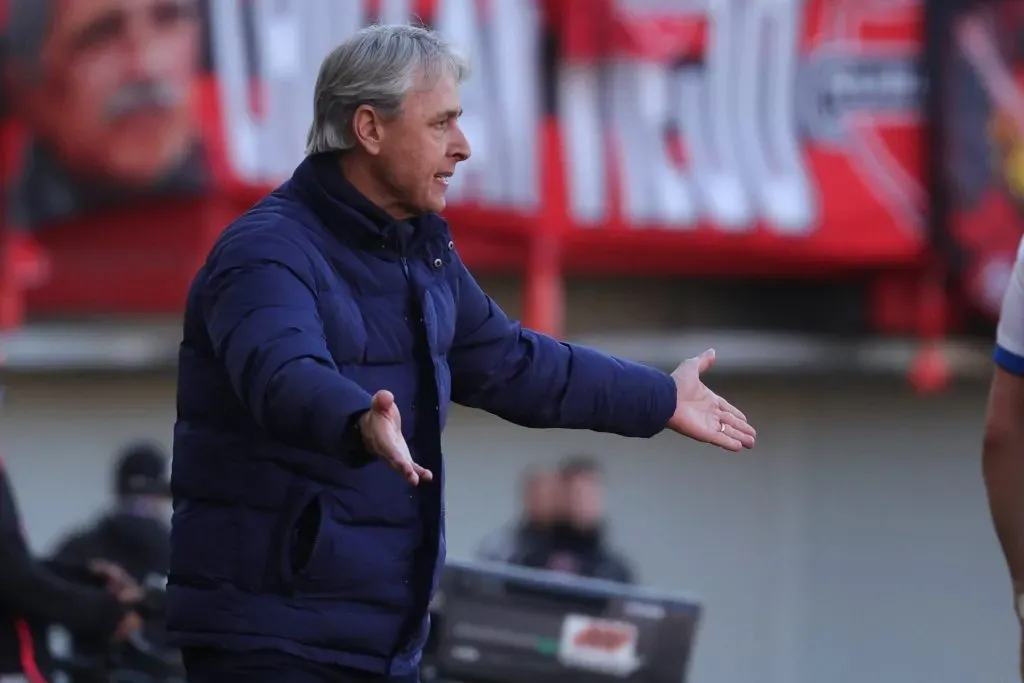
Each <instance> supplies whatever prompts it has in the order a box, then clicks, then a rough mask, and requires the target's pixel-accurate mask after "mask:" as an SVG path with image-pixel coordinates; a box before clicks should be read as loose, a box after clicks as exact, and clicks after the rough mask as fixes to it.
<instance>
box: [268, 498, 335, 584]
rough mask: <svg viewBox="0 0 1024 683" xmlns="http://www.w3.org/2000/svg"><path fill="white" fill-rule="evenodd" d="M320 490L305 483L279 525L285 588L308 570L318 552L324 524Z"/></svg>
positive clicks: (279, 568) (279, 555) (279, 565)
mask: <svg viewBox="0 0 1024 683" xmlns="http://www.w3.org/2000/svg"><path fill="white" fill-rule="evenodd" d="M323 514H324V513H323V503H322V501H321V499H320V489H319V488H317V487H314V486H304V487H302V488H301V489H300V490H299V491H297V492H296V493H295V495H293V496H292V497H291V499H290V502H289V504H288V505H287V507H286V509H285V511H284V514H283V515H282V524H281V528H280V533H279V538H280V542H279V544H278V550H277V563H276V564H277V574H278V576H279V577H280V580H281V583H283V584H284V586H285V587H286V588H291V587H292V586H293V584H294V583H295V579H296V577H297V576H298V575H299V574H300V573H301V572H302V571H303V570H305V569H306V567H307V566H308V565H309V562H310V560H311V559H312V557H313V555H314V554H315V553H316V550H317V546H318V545H319V543H320V537H321V533H322V527H323Z"/></svg>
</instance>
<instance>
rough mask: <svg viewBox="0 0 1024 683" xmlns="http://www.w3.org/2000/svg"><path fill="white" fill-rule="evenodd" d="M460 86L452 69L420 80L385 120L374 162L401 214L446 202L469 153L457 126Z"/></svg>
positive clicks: (433, 208) (436, 208) (439, 206)
mask: <svg viewBox="0 0 1024 683" xmlns="http://www.w3.org/2000/svg"><path fill="white" fill-rule="evenodd" d="M461 115H462V106H461V104H460V101H459V88H458V85H457V84H456V83H455V79H454V78H453V77H452V76H450V75H445V76H444V77H442V78H440V79H438V80H437V81H436V82H434V83H421V87H418V88H414V89H413V90H412V91H411V92H410V93H409V94H408V95H406V98H405V101H404V102H403V104H402V111H401V113H400V114H399V116H398V117H397V118H396V119H394V120H393V121H385V122H383V123H382V124H381V138H380V151H379V153H378V155H377V158H376V162H377V164H378V165H379V169H380V174H381V176H382V178H383V180H384V183H385V184H386V185H387V187H388V190H389V191H390V193H391V194H392V195H393V197H394V201H395V204H396V207H394V208H396V209H397V210H398V211H397V213H399V214H404V215H418V214H423V213H431V212H433V213H437V212H439V211H442V210H443V209H444V207H445V192H446V191H447V189H448V180H447V179H448V177H450V176H451V175H452V173H453V172H454V171H455V165H456V164H458V163H459V162H460V161H465V160H466V159H468V158H469V155H470V149H469V142H468V141H467V140H466V136H465V135H464V134H463V132H462V129H461V128H460V127H459V117H460V116H461Z"/></svg>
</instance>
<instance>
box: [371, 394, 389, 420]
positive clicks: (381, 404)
mask: <svg viewBox="0 0 1024 683" xmlns="http://www.w3.org/2000/svg"><path fill="white" fill-rule="evenodd" d="M394 405H395V395H394V394H392V393H391V392H390V391H388V390H386V389H381V390H380V391H378V392H377V393H376V394H374V395H373V399H372V400H371V401H370V408H371V409H372V410H373V411H374V412H375V413H380V414H381V415H387V414H388V413H389V412H390V411H391V408H392V407H394Z"/></svg>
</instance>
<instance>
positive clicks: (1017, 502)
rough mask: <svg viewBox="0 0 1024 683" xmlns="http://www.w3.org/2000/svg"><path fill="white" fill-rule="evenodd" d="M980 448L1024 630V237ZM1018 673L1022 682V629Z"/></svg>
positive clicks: (998, 335) (1009, 294)
mask: <svg viewBox="0 0 1024 683" xmlns="http://www.w3.org/2000/svg"><path fill="white" fill-rule="evenodd" d="M994 359H995V372H994V376H993V378H992V386H991V388H990V390H989V400H988V411H987V416H986V420H985V439H984V445H983V447H982V470H983V472H984V476H985V487H986V489H987V490H988V500H989V507H990V509H991V511H992V520H993V522H994V524H995V530H996V535H997V536H998V537H999V543H1000V545H1001V546H1002V549H1003V554H1004V556H1005V558H1006V563H1007V565H1008V566H1009V570H1010V578H1011V581H1012V586H1013V596H1014V607H1015V611H1016V614H1017V618H1018V620H1019V622H1020V624H1021V626H1022V628H1024V241H1021V244H1020V247H1019V249H1018V251H1017V261H1016V263H1015V264H1014V267H1013V273H1012V275H1011V277H1010V284H1009V286H1008V287H1007V289H1006V294H1005V295H1004V297H1003V305H1002V311H1001V313H1000V316H999V327H998V329H997V332H996V347H995V353H994ZM1020 656H1021V660H1020V673H1021V680H1024V631H1022V633H1021V651H1020Z"/></svg>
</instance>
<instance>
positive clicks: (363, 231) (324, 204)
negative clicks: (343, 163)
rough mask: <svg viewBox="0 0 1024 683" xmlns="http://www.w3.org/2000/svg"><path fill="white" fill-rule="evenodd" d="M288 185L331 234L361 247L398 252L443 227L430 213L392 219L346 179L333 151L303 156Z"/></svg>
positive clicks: (438, 217)
mask: <svg viewBox="0 0 1024 683" xmlns="http://www.w3.org/2000/svg"><path fill="white" fill-rule="evenodd" d="M290 185H291V186H292V188H293V189H294V190H295V191H296V192H297V193H298V195H299V196H300V198H301V199H302V201H303V202H304V203H306V205H307V206H309V208H310V209H312V210H313V212H314V213H315V214H316V215H317V217H318V218H319V219H320V220H321V221H322V222H323V224H324V225H326V226H327V227H328V229H330V231H331V232H332V233H334V235H336V236H337V237H338V238H339V239H341V240H344V241H353V242H355V243H357V244H359V245H361V246H364V247H382V246H383V247H384V248H386V249H392V250H397V251H401V250H402V249H403V247H409V246H413V245H415V244H417V243H420V242H421V240H423V239H426V238H427V237H429V236H431V235H434V234H437V233H440V232H441V231H443V230H444V228H445V226H446V223H445V221H444V219H442V218H441V217H440V216H438V215H437V214H433V213H430V214H425V215H422V216H416V217H414V218H411V219H408V220H399V219H397V218H394V217H393V216H391V215H390V214H388V213H387V212H386V211H384V209H382V208H380V207H379V206H377V205H376V204H374V203H373V202H371V201H370V200H369V199H367V198H366V196H365V195H363V194H362V193H361V192H360V191H359V190H357V189H356V188H355V186H353V185H352V183H350V182H348V180H346V179H345V177H344V176H343V175H342V174H341V169H340V168H339V166H338V161H337V157H336V156H335V155H334V154H314V155H311V156H308V157H306V158H305V159H304V160H303V161H302V163H301V164H299V166H298V168H296V169H295V173H294V174H293V175H292V178H291V181H290Z"/></svg>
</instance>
